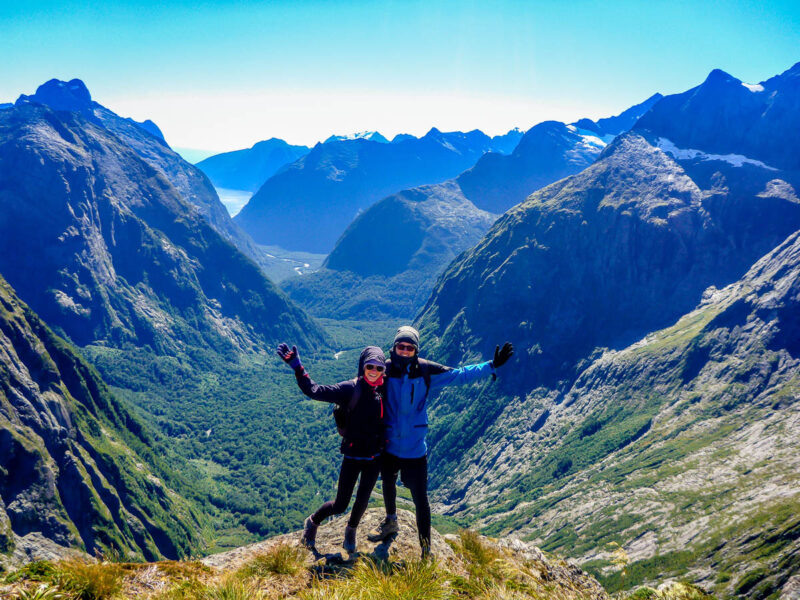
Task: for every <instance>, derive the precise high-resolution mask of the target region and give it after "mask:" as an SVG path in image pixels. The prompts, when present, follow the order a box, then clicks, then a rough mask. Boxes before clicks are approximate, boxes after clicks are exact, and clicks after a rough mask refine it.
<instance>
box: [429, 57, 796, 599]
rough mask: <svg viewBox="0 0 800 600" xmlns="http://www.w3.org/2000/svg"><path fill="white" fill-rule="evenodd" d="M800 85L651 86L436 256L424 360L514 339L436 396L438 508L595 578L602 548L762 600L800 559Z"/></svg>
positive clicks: (605, 558) (719, 78)
mask: <svg viewBox="0 0 800 600" xmlns="http://www.w3.org/2000/svg"><path fill="white" fill-rule="evenodd" d="M798 81H800V78H799V77H798V67H797V66H795V67H793V68H792V69H790V70H788V71H786V72H785V73H783V74H782V75H780V76H778V77H774V78H772V79H770V80H768V81H766V82H763V83H762V84H760V85H759V86H755V91H752V89H751V88H748V87H746V86H744V85H742V84H741V82H739V81H738V80H736V79H735V78H733V77H731V76H729V75H724V74H721V73H720V72H713V73H712V74H711V75H710V76H709V78H708V79H707V80H706V81H705V82H704V83H703V84H701V85H700V86H698V87H696V88H693V89H692V90H689V91H688V92H686V93H685V94H678V95H675V96H667V97H665V98H663V99H661V100H659V101H658V102H657V103H656V104H655V105H653V107H652V108H651V110H650V111H649V112H648V113H646V114H645V115H643V116H642V117H641V118H640V119H639V120H638V121H637V122H636V124H635V125H634V127H633V129H632V130H631V131H629V132H627V133H624V134H622V135H620V136H619V137H617V138H616V139H615V140H614V141H613V142H612V143H611V144H609V145H608V146H607V147H606V148H605V149H604V150H603V152H602V153H601V154H600V156H599V158H598V159H597V160H596V162H594V163H593V164H592V165H591V166H589V167H588V168H586V169H585V170H583V171H582V172H581V173H579V174H576V175H572V176H570V177H567V178H565V179H562V180H560V181H558V182H556V183H553V184H551V185H549V186H547V187H545V188H543V189H541V190H539V191H538V192H536V193H535V194H533V195H532V196H531V197H529V198H528V199H527V200H526V201H525V202H523V203H522V204H520V205H518V206H516V207H514V208H513V209H511V210H509V211H508V212H507V213H506V214H505V215H504V216H503V217H501V218H500V219H499V220H498V221H497V222H496V223H495V225H494V226H493V227H492V229H491V230H490V231H489V232H488V234H487V235H486V236H485V237H484V238H483V240H481V241H480V242H479V243H478V244H477V245H476V246H475V247H474V248H472V249H470V250H468V251H467V252H465V253H464V254H462V255H461V256H460V257H459V258H458V259H457V260H456V261H454V262H453V263H452V264H451V265H450V266H449V267H448V268H447V270H446V271H445V273H444V274H443V275H442V276H441V278H440V279H439V281H438V282H437V284H436V287H435V289H434V292H433V294H432V296H431V298H430V300H429V301H428V303H427V305H426V307H425V308H424V310H423V312H422V314H421V316H420V317H419V320H418V323H417V324H418V326H419V328H420V330H421V332H422V338H423V340H424V343H425V344H427V345H426V352H427V354H428V355H430V356H431V357H432V358H434V359H438V360H441V361H443V362H447V363H460V362H469V361H472V360H475V359H477V358H478V357H481V356H490V355H491V351H492V349H493V348H494V345H495V344H496V343H498V342H500V341H503V340H506V339H507V340H510V341H512V342H513V343H514V344H515V347H516V348H517V350H518V352H517V355H516V356H515V357H514V359H513V360H512V362H511V364H510V365H509V367H508V371H507V373H505V372H504V373H503V375H505V376H501V377H500V378H499V379H498V384H497V388H496V389H492V388H489V387H484V388H481V389H480V390H473V391H471V392H470V393H464V392H459V391H456V390H453V391H447V392H445V393H444V394H442V396H441V397H440V398H439V399H438V401H437V402H436V407H435V412H436V415H435V419H434V420H432V423H434V422H435V423H437V424H438V425H435V426H434V427H433V429H432V432H431V438H432V442H433V444H432V446H433V450H432V453H431V461H432V464H433V465H434V466H433V468H432V471H431V472H432V474H433V475H432V479H433V482H432V483H433V485H434V486H435V487H436V489H437V499H438V501H439V502H440V503H441V504H440V506H442V507H446V508H447V509H448V510H449V511H450V512H452V513H454V514H461V515H469V516H471V517H479V518H480V519H481V523H482V524H483V525H484V526H486V527H487V528H488V530H489V531H491V532H498V533H499V532H503V531H509V530H515V529H521V530H522V531H523V532H524V533H525V534H526V535H528V536H529V537H530V538H532V539H534V538H535V539H537V540H539V541H540V542H541V543H542V544H544V547H545V548H547V549H550V550H554V551H559V552H565V553H568V554H569V553H571V554H572V555H573V556H576V557H579V558H581V559H582V560H583V561H586V563H587V564H589V565H593V567H594V568H595V569H597V572H598V573H599V574H600V575H601V580H604V581H606V582H608V581H611V579H613V577H612V575H611V572H612V571H613V569H611V568H610V566H609V565H610V560H611V559H610V557H609V555H608V554H607V553H604V552H603V551H602V550H601V549H602V548H603V547H604V546H605V545H606V544H608V543H610V542H612V541H613V542H615V543H619V544H621V545H622V546H623V547H624V548H625V549H626V550H627V551H628V552H629V553H630V555H631V558H632V561H633V562H632V564H631V565H629V567H628V569H627V571H628V573H629V574H634V573H638V576H637V577H638V578H639V579H638V580H635V579H634V578H633V577H631V578H630V579H629V581H628V585H630V584H634V583H637V582H638V581H642V580H644V579H646V578H647V577H648V576H652V575H654V574H655V573H659V574H661V575H662V576H663V575H664V574H667V573H675V574H684V573H687V572H691V573H692V577H694V578H695V579H696V580H699V581H702V582H704V583H707V584H708V587H712V588H716V589H718V591H720V593H724V594H725V595H731V594H739V595H742V596H747V597H753V598H755V597H766V596H768V595H769V594H770V593H778V592H779V591H780V589H781V586H782V585H784V583H785V582H786V580H787V579H788V577H789V576H790V575H791V574H792V573H797V572H798V568H800V567H798V565H799V564H800V563H798V558H797V557H798V556H800V549H798V547H797V543H796V540H797V536H796V534H795V533H792V532H796V531H797V527H798V524H797V521H796V518H794V517H791V516H790V515H793V514H794V515H796V514H797V507H798V506H800V498H799V497H798V493H797V490H800V486H798V481H797V478H796V473H797V470H796V466H794V462H793V461H794V460H795V458H792V457H790V456H789V453H788V447H789V444H790V443H789V442H788V439H790V438H793V437H795V436H796V431H795V430H796V427H794V425H793V422H794V421H793V417H791V416H790V415H791V411H792V410H794V409H793V408H792V407H796V404H797V401H798V399H800V394H799V393H798V389H797V386H796V383H797V382H796V372H797V371H796V369H797V363H796V361H797V359H798V356H797V347H796V346H797V344H796V341H795V340H797V339H800V330H798V321H797V317H796V315H797V314H800V313H798V310H797V306H796V304H797V299H798V295H797V290H796V288H797V286H798V273H799V272H800V271H798V263H797V257H798V254H797V238H796V235H795V232H797V230H798V229H800V200H798V190H800V176H799V174H798V171H797V169H796V167H795V166H794V164H795V163H794V162H793V159H792V154H791V152H788V151H787V150H786V149H787V148H790V147H792V146H793V144H794V138H793V134H792V133H791V132H792V131H793V129H792V127H793V124H795V123H796V122H797V118H798V108H799V107H800V85H798ZM721 82H722V85H721ZM760 88H763V89H764V90H769V93H768V94H767V95H765V96H759V94H761V93H762V92H761V91H760ZM753 97H756V98H759V100H758V102H759V104H758V105H757V106H756V105H755V104H753V102H754V101H753ZM712 99H713V101H711V100H712ZM754 106H755V108H753V107H754ZM733 116H735V119H733V120H731V117H733ZM709 119H712V120H714V119H716V122H717V125H718V126H719V128H718V129H717V130H716V134H715V135H712V134H711V132H710V131H709V134H708V137H704V135H703V132H705V131H707V129H708V127H707V122H708V120H709ZM723 123H724V124H726V125H727V127H721V126H720V125H721V124H723ZM742 132H752V134H751V133H748V134H743V133H742ZM761 136H765V137H761ZM717 138H719V139H717ZM778 165H780V166H778ZM782 167H783V168H782ZM786 168H788V169H786ZM781 244H783V245H781ZM773 250H774V251H773ZM762 257H765V258H763V260H762V261H761V262H758V264H756V263H757V261H759V259H761V258H762ZM754 265H755V266H754ZM729 285H732V286H733V287H731V288H727V289H726V290H725V291H724V292H718V291H717V290H720V289H721V288H724V287H725V286H729ZM770 423H774V424H775V425H774V427H775V429H774V430H769V431H767V429H766V428H767V427H769V426H770V425H769V424H770ZM779 423H782V425H779ZM759 440H762V441H763V443H764V444H765V445H767V446H769V447H770V448H775V450H774V452H775V454H772V452H773V451H772V450H769V451H767V453H766V454H764V455H763V456H764V458H765V460H767V462H768V463H769V464H766V463H761V462H759V460H760V459H759V458H758V456H759V453H758V451H757V450H756V448H757V447H759V445H760V443H761V442H759ZM784 449H786V450H784ZM766 456H770V457H772V456H775V457H777V458H776V460H775V463H774V464H773V463H772V461H771V459H766ZM731 465H737V466H731ZM706 467H707V468H706ZM750 472H753V473H754V475H753V476H752V477H744V475H747V474H748V473H750ZM737 473H738V474H737ZM722 481H726V482H727V483H725V484H724V485H723V484H722ZM720 486H721V487H720ZM723 488H724V489H723ZM765 489H774V490H775V493H774V494H772V493H764V494H762V493H761V491H762V490H765ZM755 498H758V500H754V499H755ZM599 507H601V508H599ZM665 523H669V524H670V525H669V530H666V529H665V528H664V524H665ZM777 540H781V541H780V542H778V541H777ZM712 565H713V569H714V574H713V575H711V574H710V571H709V569H710V568H711V566H712ZM720 573H725V575H724V576H723V575H719V577H720V579H715V577H717V575H718V574H720ZM603 577H606V578H605V579H603ZM615 577H618V575H617V576H615ZM709 578H711V579H710V580H709Z"/></svg>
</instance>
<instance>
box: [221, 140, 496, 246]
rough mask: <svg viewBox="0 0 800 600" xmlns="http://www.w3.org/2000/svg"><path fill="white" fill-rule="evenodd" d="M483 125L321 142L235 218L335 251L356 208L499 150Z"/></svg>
mask: <svg viewBox="0 0 800 600" xmlns="http://www.w3.org/2000/svg"><path fill="white" fill-rule="evenodd" d="M493 148H494V147H493V144H492V140H491V138H489V137H488V136H487V135H485V134H483V133H481V132H480V131H477V130H476V131H471V132H469V133H461V132H454V133H442V132H440V131H439V130H437V129H431V130H430V131H429V132H428V133H427V134H426V135H425V136H424V137H422V138H420V139H409V140H405V141H402V142H398V143H392V144H384V143H378V142H372V141H369V140H364V139H356V140H345V141H335V142H330V143H326V144H317V145H316V146H314V148H313V149H312V150H311V152H309V153H308V154H307V155H306V156H304V157H303V158H301V159H299V160H298V161H296V162H294V163H293V164H291V165H289V166H287V167H286V168H284V169H282V170H281V171H280V172H279V173H276V174H275V175H273V176H272V177H271V178H270V179H268V180H267V181H266V182H265V183H264V185H263V186H262V187H261V189H260V190H259V191H258V192H257V193H256V194H255V195H254V196H253V197H252V198H251V199H250V202H248V204H247V205H246V206H245V207H244V208H243V209H242V211H241V212H240V213H239V214H238V215H237V216H236V218H235V221H236V223H238V224H239V225H240V226H241V227H242V228H243V229H244V230H245V231H247V232H248V233H249V234H250V235H252V236H253V239H255V240H256V241H257V242H258V243H260V244H268V245H274V246H280V247H281V248H285V249H288V250H305V251H309V252H319V253H327V252H329V251H330V250H331V249H332V248H333V246H334V244H335V243H336V240H337V239H338V238H339V237H340V236H341V234H342V232H343V231H344V230H345V229H346V228H347V226H348V225H349V224H350V223H351V222H352V221H353V219H354V218H355V217H356V216H357V215H358V213H359V212H360V211H362V210H364V209H366V208H367V207H368V206H370V205H371V204H373V203H374V202H376V201H377V200H380V199H381V198H384V197H386V196H387V195H389V194H392V193H395V192H398V191H400V190H403V189H405V188H409V187H413V186H417V185H422V184H426V183H435V182H439V181H444V180H446V179H448V178H450V177H453V176H455V175H457V174H458V173H460V172H461V171H463V170H464V169H466V168H467V167H469V166H471V165H472V164H474V163H475V161H476V160H477V159H478V158H479V157H480V156H481V155H482V154H484V153H485V152H488V151H491V150H493Z"/></svg>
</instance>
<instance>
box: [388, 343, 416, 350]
mask: <svg viewBox="0 0 800 600" xmlns="http://www.w3.org/2000/svg"><path fill="white" fill-rule="evenodd" d="M394 347H395V348H397V349H398V350H403V351H405V352H411V351H412V350H416V349H417V348H416V346H412V345H411V344H402V343H401V344H395V345H394Z"/></svg>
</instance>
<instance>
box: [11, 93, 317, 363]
mask: <svg viewBox="0 0 800 600" xmlns="http://www.w3.org/2000/svg"><path fill="white" fill-rule="evenodd" d="M94 110H95V111H96V113H97V112H99V113H100V114H101V116H105V115H104V114H103V112H102V111H101V110H100V109H97V108H96V107H95V109H94ZM97 121H98V118H96V117H95V118H91V119H87V118H86V117H84V116H83V114H82V113H81V112H66V111H54V110H52V109H50V108H49V107H47V106H45V105H43V104H38V103H37V104H34V103H25V102H22V103H19V104H18V106H16V107H15V108H14V109H11V110H5V111H2V112H0V190H1V191H0V206H2V211H0V273H2V275H3V276H4V277H5V278H6V280H7V281H8V282H9V283H10V284H11V285H12V286H13V287H14V289H15V290H16V291H17V293H18V294H20V296H21V297H22V298H23V299H24V300H25V302H27V303H28V304H29V305H30V306H31V308H33V309H34V310H35V311H36V312H37V313H38V314H39V315H40V316H41V317H42V318H43V319H44V320H45V322H47V323H48V324H49V325H51V326H52V327H54V329H56V330H57V331H58V332H63V334H65V335H66V336H68V337H69V338H70V339H71V340H72V341H73V342H74V343H76V344H78V345H80V346H83V345H86V344H90V343H98V342H102V343H106V344H110V345H112V346H116V347H120V346H122V345H125V344H128V343H133V344H135V345H136V346H139V347H142V346H149V347H151V348H152V349H154V350H156V351H157V352H160V353H161V352H168V353H174V352H178V351H181V350H184V349H186V348H187V347H198V348H210V349H214V350H215V351H221V352H231V351H236V352H239V351H247V350H250V349H253V348H262V347H263V346H264V345H265V344H272V343H273V342H274V341H276V340H278V339H282V338H284V337H287V336H288V337H292V338H295V339H297V340H299V341H300V343H301V344H307V345H317V344H320V343H321V340H322V333H321V331H320V330H319V329H318V327H317V326H316V325H315V324H314V323H312V322H311V321H310V320H309V319H308V318H307V317H306V315H305V314H304V313H303V312H302V311H300V310H298V309H297V308H295V307H294V306H293V305H292V304H291V303H290V302H288V301H287V299H286V298H285V297H284V296H283V294H281V293H280V291H279V290H277V289H276V288H275V287H274V286H273V285H272V284H271V283H270V282H269V281H268V280H267V279H266V278H265V277H264V276H263V275H262V274H261V272H260V271H259V269H258V267H257V266H256V265H255V264H254V263H253V262H252V261H250V260H249V259H247V258H246V257H245V256H244V255H243V254H241V253H240V252H239V251H238V250H236V249H235V248H234V247H233V246H232V245H231V244H229V243H228V242H227V241H225V240H224V239H223V238H222V237H221V236H220V235H219V234H218V233H217V232H216V231H215V230H214V229H213V228H212V227H211V226H210V225H209V224H208V222H207V221H206V219H205V218H204V217H203V216H201V214H200V213H199V212H198V211H197V210H195V209H194V207H193V206H192V205H190V204H188V203H187V202H186V201H185V200H184V198H183V195H182V194H181V193H179V190H178V189H177V188H176V187H175V186H173V185H172V184H171V183H170V181H169V180H168V179H167V178H166V177H165V176H164V175H163V172H162V171H160V170H158V169H156V168H154V167H153V166H151V164H150V163H149V162H147V161H145V160H143V159H142V158H141V156H140V155H139V153H137V152H135V151H134V150H133V149H132V148H131V147H130V145H129V144H128V143H127V141H128V140H127V139H126V140H125V141H123V139H121V137H120V135H117V134H116V133H115V131H112V130H109V129H107V128H106V127H105V126H104V124H103V123H102V122H101V123H98V122H97ZM114 125H115V127H116V124H114ZM124 126H125V127H132V126H131V125H130V124H125V125H124ZM142 135H147V136H149V134H147V133H146V132H143V133H142ZM150 137H151V138H152V136H150ZM152 139H154V138H152ZM156 143H158V142H156Z"/></svg>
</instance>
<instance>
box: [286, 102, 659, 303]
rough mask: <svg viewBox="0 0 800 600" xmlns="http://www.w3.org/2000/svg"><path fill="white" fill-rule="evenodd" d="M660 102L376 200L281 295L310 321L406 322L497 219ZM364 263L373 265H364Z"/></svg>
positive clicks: (550, 131)
mask: <svg viewBox="0 0 800 600" xmlns="http://www.w3.org/2000/svg"><path fill="white" fill-rule="evenodd" d="M660 98H661V95H660V94H656V95H654V96H652V97H650V98H648V99H647V100H646V101H645V102H643V103H641V104H638V105H636V106H634V107H631V108H629V109H628V110H626V111H625V112H623V113H622V114H621V115H619V116H618V117H612V118H610V119H601V120H600V121H598V123H602V125H598V123H594V122H593V121H589V120H588V119H583V120H582V121H580V123H582V125H583V127H588V128H589V129H580V128H578V127H577V126H576V125H575V124H572V125H566V124H564V123H558V122H556V121H547V122H544V123H540V124H539V125H536V126H534V127H532V128H531V129H530V130H529V131H528V132H526V133H525V134H524V136H522V138H521V139H520V141H519V143H518V145H517V147H516V148H515V149H514V151H513V152H512V153H511V154H510V155H502V154H497V153H487V154H484V155H483V156H482V157H481V158H480V159H479V160H478V162H477V164H476V165H475V166H473V167H472V168H470V169H468V170H467V171H465V172H464V173H462V174H461V175H459V176H458V177H456V178H455V179H453V180H450V181H447V182H444V183H441V184H435V185H427V186H420V187H417V188H413V189H411V190H406V191H404V192H400V193H398V194H393V195H391V196H389V197H387V198H384V199H383V200H380V201H379V202H376V203H375V204H374V205H372V206H371V207H369V208H368V209H367V210H366V211H364V213H362V214H361V215H359V217H358V218H356V220H355V221H354V222H353V223H352V224H351V225H350V227H348V228H347V230H346V231H345V232H344V233H343V234H342V237H341V238H340V239H339V241H338V242H337V243H336V246H335V247H334V249H333V250H332V251H331V253H330V255H329V256H328V259H327V260H326V261H325V263H323V268H322V269H320V270H319V271H317V272H314V273H310V274H307V275H304V276H302V277H291V278H288V279H285V280H284V281H283V282H282V284H281V285H282V287H283V289H284V290H286V292H287V293H288V294H289V296H290V297H291V298H292V299H294V300H295V301H296V302H298V303H299V304H300V305H301V306H303V307H305V308H306V309H307V310H309V311H310V312H311V313H312V314H314V315H316V316H320V317H327V318H337V317H338V318H342V317H344V316H346V317H349V318H368V316H369V315H375V314H381V315H383V316H386V317H390V316H391V317H396V318H405V319H410V318H411V317H413V316H414V315H415V314H416V313H417V312H418V311H419V310H420V309H421V308H422V306H423V305H424V303H425V301H426V300H427V298H428V295H429V294H430V292H431V291H432V290H433V286H434V283H435V281H436V278H437V276H438V275H439V274H440V273H441V272H442V271H443V270H444V268H445V267H446V266H447V265H448V264H449V263H450V262H451V261H452V260H453V259H454V258H455V257H456V256H458V254H460V253H461V252H462V251H464V250H466V249H467V248H469V247H471V246H473V245H474V244H475V243H477V242H478V240H479V239H480V238H481V237H482V236H483V234H484V233H486V231H488V230H489V227H490V226H491V224H492V223H493V222H494V220H495V219H496V218H497V213H500V212H504V211H505V210H506V209H508V208H510V207H511V206H513V205H514V204H517V203H519V202H521V201H522V200H524V198H525V197H526V196H527V195H528V194H529V193H531V192H534V191H535V190H537V189H539V188H540V187H543V186H545V185H547V184H549V183H552V182H553V181H556V180H558V179H560V178H562V177H566V176H567V175H571V174H574V173H577V172H579V171H581V170H582V169H584V168H586V167H587V166H589V165H590V164H591V163H592V162H593V161H594V160H595V159H596V158H597V156H598V155H599V154H600V152H601V151H602V149H603V148H604V147H605V145H606V143H607V142H608V141H610V140H612V139H613V138H614V137H615V136H616V135H618V134H619V133H621V130H618V129H616V127H622V126H624V125H626V124H630V123H632V122H633V121H634V120H635V119H636V118H637V117H639V116H641V115H642V114H643V113H644V112H646V111H647V110H648V109H649V108H650V107H651V106H652V105H653V104H654V103H655V102H657V101H658V100H659V99H660ZM517 133H519V132H517ZM598 136H602V137H598ZM366 256H380V257H381V259H380V261H365V260H364V257H366Z"/></svg>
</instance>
